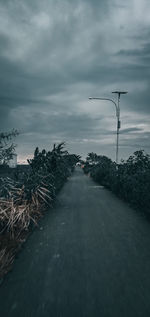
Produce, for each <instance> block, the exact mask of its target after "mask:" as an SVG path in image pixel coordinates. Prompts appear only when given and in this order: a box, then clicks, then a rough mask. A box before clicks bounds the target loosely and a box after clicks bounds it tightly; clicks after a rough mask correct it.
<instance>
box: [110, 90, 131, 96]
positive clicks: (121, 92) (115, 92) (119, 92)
mask: <svg viewBox="0 0 150 317" xmlns="http://www.w3.org/2000/svg"><path fill="white" fill-rule="evenodd" d="M127 93H128V92H127V91H120V90H116V91H112V94H119V95H125V94H127Z"/></svg>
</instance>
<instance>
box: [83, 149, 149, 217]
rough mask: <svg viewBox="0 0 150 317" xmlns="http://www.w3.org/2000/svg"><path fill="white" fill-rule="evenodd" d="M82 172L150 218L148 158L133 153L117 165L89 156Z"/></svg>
mask: <svg viewBox="0 0 150 317" xmlns="http://www.w3.org/2000/svg"><path fill="white" fill-rule="evenodd" d="M84 172H85V173H86V174H87V173H90V176H91V177H92V178H93V179H94V180H95V181H96V182H98V183H99V184H101V185H103V186H105V187H106V188H108V189H110V190H111V191H112V192H114V193H115V194H116V195H117V196H118V197H119V198H121V199H123V200H125V201H126V202H128V203H129V204H130V205H131V206H133V207H134V208H136V209H138V210H140V211H142V212H143V213H146V214H147V215H150V156H149V155H148V154H146V153H145V152H144V151H143V150H140V151H136V152H134V153H133V155H131V156H130V157H129V158H128V159H127V160H126V161H123V160H122V161H121V164H119V165H116V163H115V162H112V160H111V159H110V158H108V157H106V156H101V155H97V154H95V153H89V154H88V156H87V159H86V163H85V166H84Z"/></svg>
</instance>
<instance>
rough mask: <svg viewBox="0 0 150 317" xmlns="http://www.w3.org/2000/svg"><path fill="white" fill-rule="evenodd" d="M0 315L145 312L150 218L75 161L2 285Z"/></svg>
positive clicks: (143, 316)
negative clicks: (68, 175)
mask: <svg viewBox="0 0 150 317" xmlns="http://www.w3.org/2000/svg"><path fill="white" fill-rule="evenodd" d="M0 316H1V317H9V316H10V317H32V316H33V317H149V316H150V223H149V222H148V221H147V220H146V219H145V218H144V217H143V216H142V215H140V214H139V213H137V212H136V211H134V210H132V209H131V208H130V207H129V206H128V205H127V204H125V203H124V202H122V201H121V200H119V199H118V198H117V197H115V196H114V195H113V194H112V193H111V192H110V191H108V190H106V189H105V188H103V187H102V186H98V185H97V184H96V183H94V182H93V181H92V180H91V179H90V178H89V177H88V176H86V175H84V174H83V172H82V170H81V169H80V168H77V169H76V170H75V172H74V173H73V175H72V176H71V177H70V179H69V180H68V182H67V183H66V184H65V186H64V187H63V189H62V190H61V192H60V193H59V195H58V197H57V201H56V203H55V206H54V208H53V209H51V210H50V211H49V212H47V214H46V215H45V216H44V217H43V218H42V219H41V220H40V224H39V227H38V228H37V229H35V230H34V231H33V233H32V234H31V235H30V236H29V238H28V240H27V241H26V243H24V245H23V248H22V250H21V251H20V253H19V254H18V256H17V258H16V260H15V264H14V267H13V270H12V272H10V273H8V275H7V276H6V278H5V279H4V281H3V283H2V284H1V287H0Z"/></svg>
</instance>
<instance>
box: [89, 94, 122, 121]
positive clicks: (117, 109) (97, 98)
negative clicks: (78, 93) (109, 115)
mask: <svg viewBox="0 0 150 317" xmlns="http://www.w3.org/2000/svg"><path fill="white" fill-rule="evenodd" d="M89 99H90V100H92V99H96V100H108V101H111V102H113V104H114V105H115V107H116V117H118V116H119V108H118V106H117V104H116V102H115V101H114V100H113V99H111V98H100V97H89Z"/></svg>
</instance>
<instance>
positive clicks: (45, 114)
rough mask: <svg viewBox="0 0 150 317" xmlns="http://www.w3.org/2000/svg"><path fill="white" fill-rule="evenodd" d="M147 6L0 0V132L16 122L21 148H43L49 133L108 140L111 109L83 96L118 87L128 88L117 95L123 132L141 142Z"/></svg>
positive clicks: (149, 95) (149, 46)
mask: <svg viewBox="0 0 150 317" xmlns="http://www.w3.org/2000/svg"><path fill="white" fill-rule="evenodd" d="M146 9H147V10H146ZM148 9H149V4H148V3H147V2H146V1H145V0H144V1H143V2H142V4H140V2H137V5H135V2H134V1H133V0H132V1H127V2H126V4H125V5H124V4H123V5H122V4H120V1H118V0H112V1H109V0H105V1H104V0H103V1H99V0H92V1H91V0H77V1H70V0H61V1H60V0H55V1H54V0H49V1H48V0H43V1H39V0H30V1H29V0H26V1H25V0H14V1H13V2H12V1H11V0H10V1H9V0H5V1H2V0H1V2H0V20H1V30H0V43H1V50H0V69H1V71H0V87H1V90H0V109H1V116H0V125H1V130H8V129H10V128H12V127H14V128H18V129H19V130H20V131H21V137H20V139H19V140H20V141H19V142H20V143H24V148H25V149H26V151H27V153H31V152H30V146H29V145H30V144H31V142H32V145H33V147H35V146H36V145H37V143H38V145H39V146H40V144H41V145H43V146H46V145H47V139H48V136H49V135H50V136H51V139H52V140H53V141H54V140H55V138H56V139H57V140H61V139H63V140H65V139H66V140H68V141H70V142H71V140H72V141H73V142H77V143H80V144H82V143H83V146H85V143H86V142H87V140H88V141H89V147H90V146H92V142H93V143H94V140H95V144H97V140H100V142H103V143H104V142H105V141H106V144H108V143H109V142H110V144H111V139H113V138H114V133H115V125H114V122H115V121H114V120H115V118H114V119H111V118H110V120H109V118H108V115H109V111H110V110H109V109H110V108H111V107H110V108H109V107H108V108H107V107H106V106H105V104H102V106H101V107H99V108H98V106H96V105H95V104H89V102H88V96H89V95H103V96H106V95H108V92H109V91H110V92H111V91H112V90H113V89H116V88H120V89H125V90H126V89H127V90H128V91H129V94H128V95H127V96H125V97H124V98H123V99H121V111H122V112H124V119H123V124H124V125H125V127H123V129H122V131H121V133H122V138H123V136H124V137H126V134H127V133H128V134H130V135H131V134H133V133H135V138H136V140H137V143H138V144H140V142H141V137H140V135H141V136H142V137H143V143H144V144H145V145H146V146H147V143H146V142H147V141H145V140H147V139H146V138H144V135H143V134H142V133H148V132H149V131H148V123H147V125H146V121H145V126H144V127H142V128H141V127H140V126H139V124H140V123H139V120H141V122H143V121H144V120H146V117H147V118H148V115H149V100H150V92H149V85H150V76H149V75H150V72H149V70H150V69H149V61H150V43H149V37H148V34H149V31H148V27H149V26H150V20H149V15H148ZM142 12H143V13H144V14H145V15H144V19H143V16H142ZM107 109H108V110H107ZM98 113H99V114H100V117H99V120H96V119H97V116H98ZM135 113H136V114H137V116H136V118H135ZM125 114H127V117H131V122H130V126H128V125H127V122H129V120H128V121H126V117H125ZM136 122H137V127H136ZM143 129H145V130H144V132H143ZM146 129H147V130H146ZM29 137H30V140H29ZM147 137H149V136H148V135H147ZM44 140H45V141H44ZM75 140H76V141H75ZM79 140H80V142H79ZM90 140H91V141H90ZM138 140H139V142H138ZM44 142H45V143H44ZM125 142H126V143H128V142H129V141H128V140H126V139H125ZM77 143H76V144H75V143H74V148H75V149H76V148H77ZM129 143H130V142H129ZM44 144H45V145H44ZM19 146H21V144H20V145H19ZM19 146H18V151H19ZM97 148H98V147H96V145H95V151H96V150H97ZM21 150H22V148H21ZM85 150H87V146H85ZM89 151H90V148H89ZM83 152H84V150H83ZM110 155H111V153H110Z"/></svg>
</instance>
